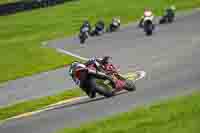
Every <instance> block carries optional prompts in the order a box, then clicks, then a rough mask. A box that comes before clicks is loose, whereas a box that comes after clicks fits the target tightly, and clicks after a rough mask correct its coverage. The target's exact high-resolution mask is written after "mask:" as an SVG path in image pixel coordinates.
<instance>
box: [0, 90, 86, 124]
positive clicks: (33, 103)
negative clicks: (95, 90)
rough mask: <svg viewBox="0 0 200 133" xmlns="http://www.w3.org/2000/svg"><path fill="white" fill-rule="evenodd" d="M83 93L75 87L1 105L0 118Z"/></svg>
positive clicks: (36, 108)
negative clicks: (5, 105) (16, 102)
mask: <svg viewBox="0 0 200 133" xmlns="http://www.w3.org/2000/svg"><path fill="white" fill-rule="evenodd" d="M83 95H84V93H83V92H82V91H81V90H80V89H78V88H77V89H73V90H66V91H64V92H62V93H60V94H57V95H54V96H47V97H43V98H39V99H35V100H30V101H25V102H22V103H18V104H15V105H11V106H8V107H3V108H0V120H4V119H7V118H10V117H13V116H16V115H19V114H23V113H26V112H31V111H35V110H38V109H41V108H42V107H45V106H48V105H50V104H54V103H56V102H59V101H62V100H67V99H70V98H74V97H79V96H83Z"/></svg>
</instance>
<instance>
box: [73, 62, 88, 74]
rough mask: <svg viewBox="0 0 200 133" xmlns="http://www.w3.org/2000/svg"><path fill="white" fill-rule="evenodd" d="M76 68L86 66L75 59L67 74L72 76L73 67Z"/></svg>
mask: <svg viewBox="0 0 200 133" xmlns="http://www.w3.org/2000/svg"><path fill="white" fill-rule="evenodd" d="M76 68H86V66H85V65H84V64H82V63H80V62H77V61H75V62H73V63H72V64H71V65H70V67H69V74H70V75H71V76H72V73H73V71H74V69H76Z"/></svg>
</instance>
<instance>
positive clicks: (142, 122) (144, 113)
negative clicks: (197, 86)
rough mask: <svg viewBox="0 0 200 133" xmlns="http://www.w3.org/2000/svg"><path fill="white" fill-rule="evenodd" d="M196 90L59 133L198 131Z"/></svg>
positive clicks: (199, 105) (199, 106) (199, 116)
mask: <svg viewBox="0 0 200 133" xmlns="http://www.w3.org/2000/svg"><path fill="white" fill-rule="evenodd" d="M199 101H200V92H197V93H193V94H192V95H189V96H184V97H180V98H176V99H173V100H170V101H168V102H164V103H160V104H156V105H153V106H150V107H141V108H137V109H136V110H134V111H131V112H126V113H122V114H120V115H116V116H113V117H110V118H108V119H105V120H102V121H96V122H93V123H90V124H86V125H83V126H81V127H80V128H66V129H64V130H62V131H60V132H59V133H93V132H94V131H95V133H130V132H134V133H169V132H170V133H188V132H190V133H199V131H200V126H199V123H200V103H199Z"/></svg>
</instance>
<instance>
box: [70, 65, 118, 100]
mask: <svg viewBox="0 0 200 133" xmlns="http://www.w3.org/2000/svg"><path fill="white" fill-rule="evenodd" d="M69 73H70V76H71V77H72V79H73V81H74V82H75V83H76V85H78V86H79V87H80V88H81V89H82V90H83V91H85V92H86V94H87V95H88V96H89V97H90V98H94V97H96V91H95V90H96V89H98V90H101V88H100V86H97V85H96V81H95V79H103V80H106V79H107V80H109V81H110V83H111V84H112V87H113V88H115V82H114V81H113V79H112V78H111V77H110V76H108V75H106V74H104V73H102V72H99V71H97V70H93V69H91V68H89V67H87V66H86V65H84V64H82V63H80V62H74V63H72V64H71V66H70V68H69ZM99 88H100V89H99Z"/></svg>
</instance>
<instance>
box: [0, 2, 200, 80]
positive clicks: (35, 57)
mask: <svg viewBox="0 0 200 133" xmlns="http://www.w3.org/2000/svg"><path fill="white" fill-rule="evenodd" d="M168 1H169V0H140V1H138V0H81V1H76V2H68V3H65V4H63V5H59V6H56V7H50V8H45V9H39V10H34V11H30V12H25V13H18V14H16V15H11V16H3V17H0V29H1V30H0V82H3V81H7V80H10V79H16V78H18V77H23V76H27V75H31V74H34V73H38V72H42V71H46V70H50V69H55V68H58V67H61V66H63V64H65V63H70V62H71V61H72V60H73V59H72V58H71V57H69V56H66V55H62V54H58V53H56V52H55V50H54V49H47V48H41V42H42V41H46V40H50V39H55V38H63V37H66V36H70V35H72V34H74V33H76V32H77V31H78V30H79V27H80V25H81V23H82V21H83V20H84V19H85V18H89V20H91V21H92V23H93V24H94V22H95V21H96V20H97V19H99V18H103V19H104V20H105V21H106V22H107V23H108V22H109V21H110V19H111V18H112V17H113V16H120V17H121V20H122V22H123V23H128V22H130V21H133V20H135V19H136V18H138V17H140V16H141V14H142V12H143V9H144V7H150V8H152V9H153V10H154V12H155V13H156V14H160V13H161V12H162V10H163V8H164V7H166V6H167V5H169V2H168ZM173 3H174V4H175V5H176V6H177V8H178V9H186V8H192V7H199V6H200V0H174V2H173Z"/></svg>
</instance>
